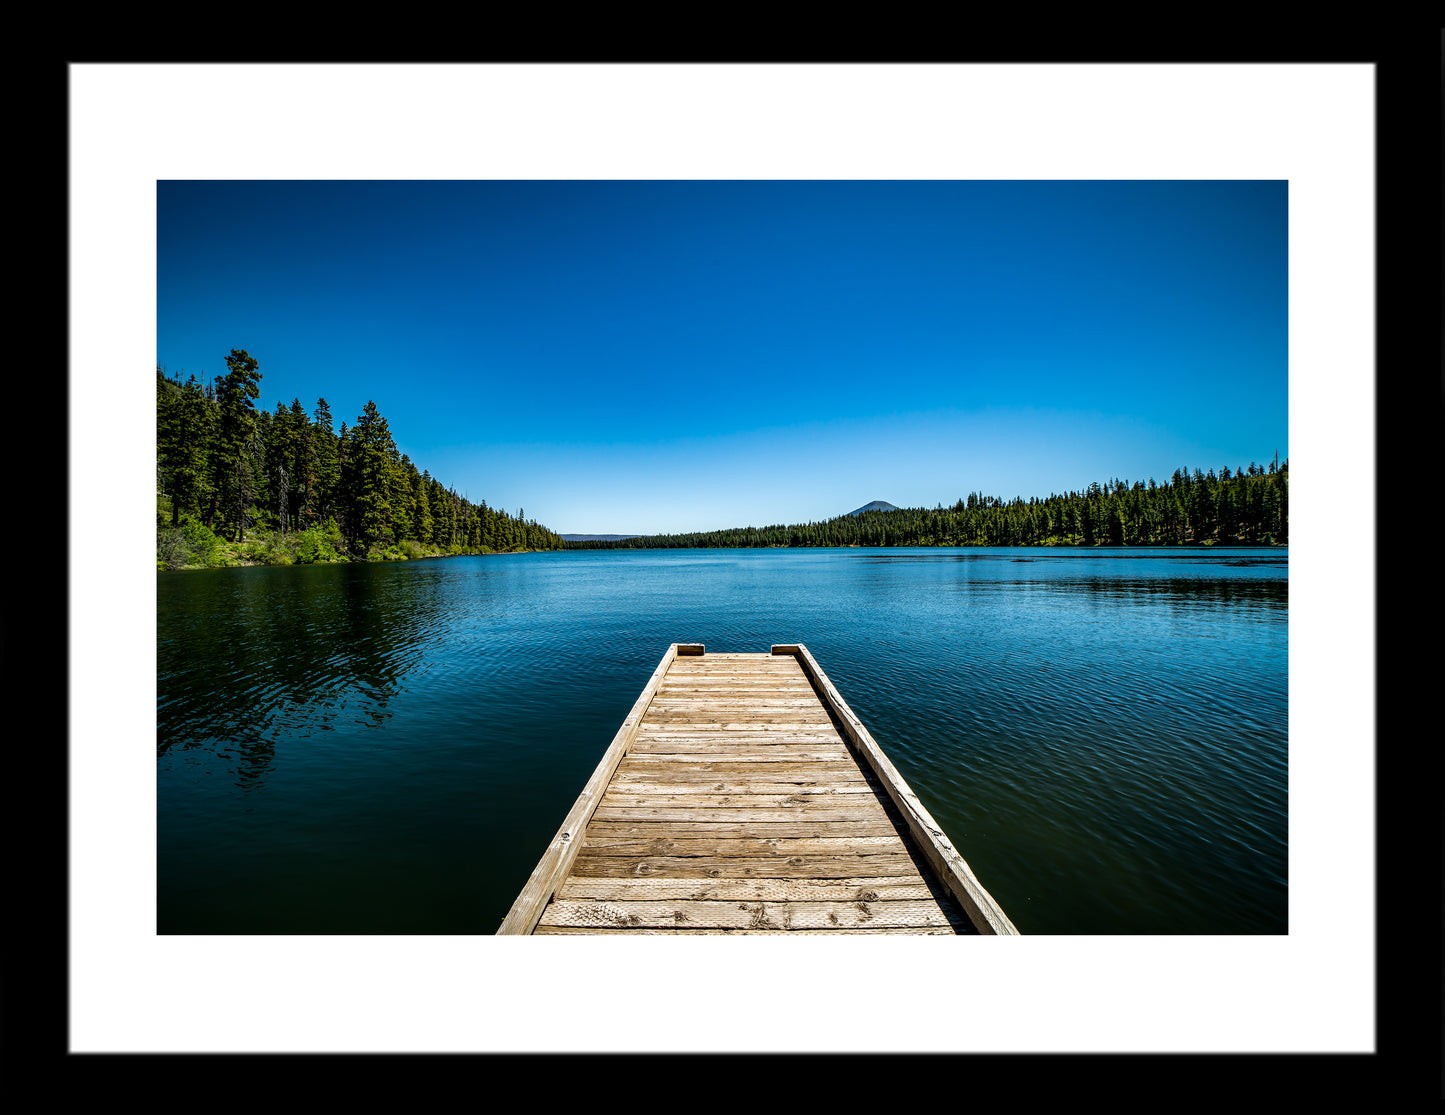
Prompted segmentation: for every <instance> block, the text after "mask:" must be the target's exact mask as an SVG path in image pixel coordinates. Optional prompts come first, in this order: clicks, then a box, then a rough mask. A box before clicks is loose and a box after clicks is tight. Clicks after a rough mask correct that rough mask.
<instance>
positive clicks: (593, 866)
mask: <svg viewBox="0 0 1445 1115" xmlns="http://www.w3.org/2000/svg"><path fill="white" fill-rule="evenodd" d="M572 873H573V874H574V875H578V876H587V875H594V876H595V875H601V876H606V877H610V878H614V879H616V878H621V879H626V878H631V877H632V876H635V875H654V876H657V877H658V878H663V879H747V878H753V879H851V878H853V877H854V876H859V875H870V876H871V875H900V876H904V877H908V878H912V877H921V876H919V875H918V864H917V863H915V862H914V860H913V857H912V856H910V855H908V854H907V853H906V852H905V853H888V852H880V853H879V854H878V855H876V856H858V855H836V856H754V857H751V858H749V859H736V858H734V857H732V856H645V857H642V858H640V859H639V858H637V857H635V856H593V855H586V854H584V855H580V856H578V857H577V858H576V859H575V860H574V861H573V863H572Z"/></svg>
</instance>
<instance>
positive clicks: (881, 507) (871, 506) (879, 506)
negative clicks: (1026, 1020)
mask: <svg viewBox="0 0 1445 1115" xmlns="http://www.w3.org/2000/svg"><path fill="white" fill-rule="evenodd" d="M897 510H898V508H896V507H894V506H893V504H891V503H886V502H884V501H883V500H881V499H875V500H874V501H873V502H872V503H865V504H864V505H863V506H862V507H860V508H858V510H857V511H849V512H848V514H850V515H861V514H863V512H865V511H897Z"/></svg>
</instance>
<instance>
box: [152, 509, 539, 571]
mask: <svg viewBox="0 0 1445 1115" xmlns="http://www.w3.org/2000/svg"><path fill="white" fill-rule="evenodd" d="M514 552H515V553H521V552H524V551H523V550H522V549H521V548H520V547H517V548H515V549H513V550H506V551H501V550H494V549H492V548H491V547H490V546H484V547H481V548H480V549H474V550H468V549H460V548H458V549H451V550H446V549H441V548H438V547H435V546H424V545H422V544H421V543H419V542H415V541H411V540H407V541H404V542H398V543H396V544H394V545H392V546H389V547H386V548H381V547H372V548H371V549H369V550H368V551H367V552H365V553H351V552H350V551H349V550H348V549H347V546H346V542H345V539H343V538H342V535H341V530H340V528H338V527H337V525H336V523H335V522H328V523H327V524H326V525H325V526H315V527H311V528H309V529H308V530H302V531H287V532H285V533H282V532H281V531H277V530H269V531H253V532H252V533H251V535H250V536H249V537H248V538H246V539H245V540H244V541H241V542H231V541H228V540H227V539H224V538H220V537H217V536H216V535H215V534H214V533H213V532H212V531H210V530H208V529H207V528H206V525H205V524H204V523H202V522H200V521H199V520H197V519H195V518H193V517H191V516H190V515H185V516H182V518H181V523H180V525H179V526H172V525H171V520H170V515H169V513H165V514H162V513H157V516H156V570H157V571H158V572H166V571H170V570H178V569H225V568H228V567H234V566H244V565H327V564H336V563H340V562H351V561H417V560H419V559H421V558H436V557H459V556H462V555H465V554H493V553H514Z"/></svg>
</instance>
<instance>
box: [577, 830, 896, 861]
mask: <svg viewBox="0 0 1445 1115" xmlns="http://www.w3.org/2000/svg"><path fill="white" fill-rule="evenodd" d="M883 852H888V853H892V854H907V852H908V848H907V846H906V845H905V844H904V843H903V840H902V838H901V837H899V836H898V835H897V834H896V833H895V834H892V835H889V836H852V837H834V836H824V837H807V836H797V837H787V836H776V837H767V836H747V837H739V838H733V839H729V838H726V837H724V838H721V839H719V838H712V839H708V838H705V837H703V838H697V839H684V840H680V839H677V838H675V837H671V836H657V837H653V838H652V839H650V840H649V839H647V838H645V837H625V836H594V835H592V834H591V833H588V835H587V847H586V850H585V851H584V852H583V853H582V854H584V855H594V856H637V857H638V858H641V857H644V856H670V857H679V856H833V855H859V856H862V855H874V854H880V853H883Z"/></svg>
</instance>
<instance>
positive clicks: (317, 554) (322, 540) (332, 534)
mask: <svg viewBox="0 0 1445 1115" xmlns="http://www.w3.org/2000/svg"><path fill="white" fill-rule="evenodd" d="M291 539H292V540H293V544H294V547H295V548H294V550H293V553H294V555H295V560H296V561H298V562H300V563H301V564H302V565H314V564H316V563H317V562H323V561H340V560H341V551H342V550H343V549H344V548H345V547H344V545H343V544H342V541H341V530H340V528H338V527H337V525H336V520H334V519H333V520H331V521H329V522H327V524H326V525H325V526H315V527H310V528H308V529H306V530H303V531H302V532H301V533H300V534H293V535H291Z"/></svg>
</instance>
